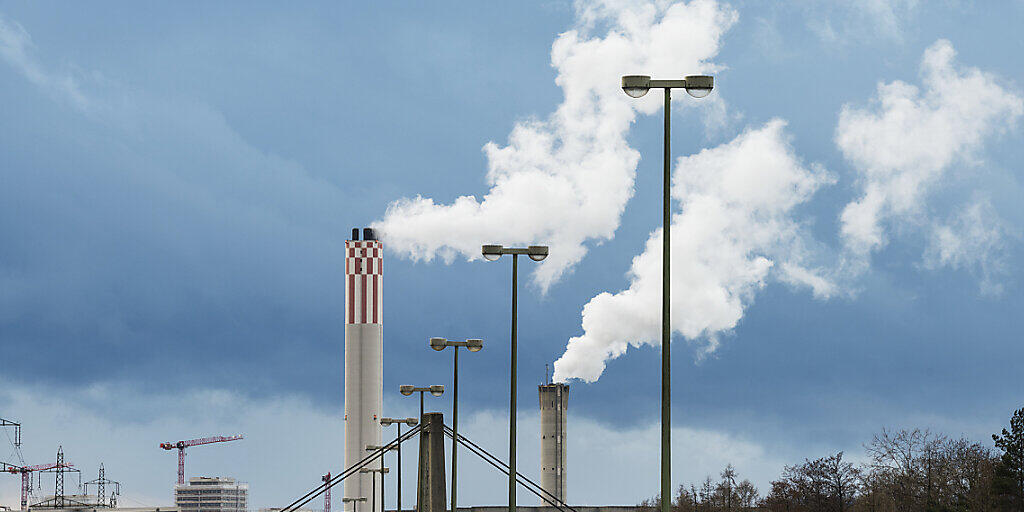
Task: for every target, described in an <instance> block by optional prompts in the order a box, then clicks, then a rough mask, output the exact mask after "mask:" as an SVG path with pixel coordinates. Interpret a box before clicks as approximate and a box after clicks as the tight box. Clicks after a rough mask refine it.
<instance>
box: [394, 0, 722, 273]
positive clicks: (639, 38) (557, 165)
mask: <svg viewBox="0 0 1024 512" xmlns="http://www.w3.org/2000/svg"><path fill="white" fill-rule="evenodd" d="M577 18H578V22H577V27H576V28H574V29H573V30H569V31H567V32H565V33H563V34H561V35H560V36H559V37H558V39H557V40H556V41H555V43H554V45H553V46H552V49H551V63H552V65H553V66H554V67H555V69H557V71H558V76H557V78H556V79H555V82H556V83H557V84H558V86H559V87H561V88H562V91H563V94H564V101H563V102H562V104H561V105H560V106H559V107H558V109H557V110H556V111H555V112H554V113H553V114H552V115H551V116H550V117H549V118H548V119H546V120H543V121H540V120H535V121H529V122H521V123H519V124H517V125H516V126H515V128H514V129H513V130H512V133H511V135H509V140H508V145H507V146H504V147H502V146H499V145H498V144H495V143H493V142H491V143H488V144H487V145H486V146H485V147H484V152H485V153H486V154H487V158H488V169H487V182H488V184H489V186H490V190H489V191H488V192H487V194H486V195H484V197H483V199H482V200H480V199H478V198H477V197H475V196H472V195H466V196H461V197H459V198H457V199H456V200H455V201H454V202H453V203H452V204H436V203H435V202H434V201H433V200H432V199H430V198H425V197H415V198H405V199H400V200H398V201H395V202H394V203H392V204H391V205H390V206H389V207H388V210H387V212H386V214H385V216H384V218H383V219H381V220H380V221H378V222H376V223H375V224H374V227H375V228H377V229H379V230H380V231H381V233H382V236H383V237H384V239H385V240H386V241H387V243H388V247H389V248H390V249H391V250H393V251H396V252H397V253H399V254H404V255H405V256H408V257H410V258H413V259H422V260H428V261H429V260H431V259H432V258H434V257H435V256H440V257H442V258H444V259H445V260H446V261H451V260H452V259H453V258H454V257H456V256H457V255H459V254H461V255H463V256H465V257H467V258H469V259H476V258H478V257H479V256H480V246H481V245H482V244H486V243H502V244H529V243H546V244H548V245H550V246H551V254H550V256H549V257H548V258H547V260H545V261H544V262H543V263H542V264H541V265H539V266H537V268H536V270H535V274H534V282H535V283H537V284H538V285H540V287H541V288H542V289H545V290H546V289H547V287H549V286H550V285H551V284H552V283H553V282H555V281H557V280H558V279H559V278H560V277H561V276H562V275H563V274H564V273H565V272H566V271H567V270H569V269H570V268H571V267H572V266H573V265H574V264H575V263H577V262H578V261H580V259H582V258H583V256H584V255H585V254H586V252H587V247H586V246H585V245H584V244H585V242H586V241H587V240H597V241H600V240H607V239H610V238H612V237H613V236H614V233H615V230H616V229H617V228H618V226H619V221H620V217H621V215H622V212H623V209H624V208H625V205H626V202H627V201H628V200H629V198H630V197H631V196H632V195H633V182H634V178H635V171H636V166H637V163H638V161H639V154H638V153H637V151H636V150H634V149H632V148H630V147H629V145H628V144H627V143H626V139H625V135H626V133H627V132H628V130H629V126H630V123H631V122H632V121H633V120H634V118H635V117H636V112H638V111H639V112H642V113H647V114H649V113H653V112H656V111H657V110H658V109H659V108H660V100H659V99H658V98H656V97H655V96H657V95H649V96H650V97H648V98H643V100H642V101H637V100H632V99H630V98H628V97H626V96H625V95H624V94H623V93H622V90H621V89H620V88H619V78H620V76H621V75H624V74H631V73H637V72H645V73H646V72H649V73H651V74H652V75H658V76H679V74H680V73H683V72H684V71H683V70H685V72H687V73H710V72H713V71H715V69H717V68H716V66H715V65H714V64H713V63H711V62H709V59H711V58H713V57H714V56H715V55H716V54H717V53H718V50H719V46H720V44H721V37H722V35H723V33H724V32H725V31H726V30H728V28H729V27H730V26H731V25H732V24H733V23H735V21H736V13H735V12H734V11H732V10H731V9H729V8H728V7H725V6H721V5H719V4H718V3H717V2H715V1H713V0H693V1H691V2H689V3H675V4H669V3H667V2H612V1H604V2H592V3H588V2H581V3H578V4H577ZM597 27H601V28H602V29H603V31H604V35H603V36H593V35H592V33H593V32H595V31H597V30H598V28H597Z"/></svg>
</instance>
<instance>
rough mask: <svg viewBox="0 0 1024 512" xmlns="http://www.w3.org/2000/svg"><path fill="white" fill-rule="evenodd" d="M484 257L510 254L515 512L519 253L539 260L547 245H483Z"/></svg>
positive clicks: (512, 508)
mask: <svg viewBox="0 0 1024 512" xmlns="http://www.w3.org/2000/svg"><path fill="white" fill-rule="evenodd" d="M481 252H482V253H483V255H484V259H485V260H487V261H498V259H499V258H501V256H502V255H503V254H511V255H512V370H511V379H510V380H511V387H512V392H511V393H510V395H511V396H510V399H509V402H510V403H509V427H508V430H509V433H508V467H509V472H508V512H516V371H517V370H516V353H517V350H518V346H517V341H516V320H517V319H516V302H517V300H518V297H517V295H516V281H517V274H518V273H519V255H520V254H525V255H527V256H529V257H530V259H531V260H533V261H541V260H543V259H544V258H547V257H548V247H547V246H545V245H531V246H529V247H525V248H524V247H502V246H500V245H485V246H483V247H482V248H481Z"/></svg>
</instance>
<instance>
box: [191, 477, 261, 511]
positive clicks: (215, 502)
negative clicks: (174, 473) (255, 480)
mask: <svg viewBox="0 0 1024 512" xmlns="http://www.w3.org/2000/svg"><path fill="white" fill-rule="evenodd" d="M248 498H249V484H247V483H244V482H239V481H237V480H235V479H234V478H229V477H219V476H217V477H208V476H199V477H192V478H189V479H188V483H187V484H184V485H182V484H178V485H175V486H174V504H175V505H176V506H177V507H178V509H179V510H180V512H246V510H247V507H248Z"/></svg>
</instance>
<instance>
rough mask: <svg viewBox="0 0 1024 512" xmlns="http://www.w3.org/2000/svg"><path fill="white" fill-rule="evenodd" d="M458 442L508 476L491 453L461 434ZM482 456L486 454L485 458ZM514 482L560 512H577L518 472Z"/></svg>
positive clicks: (505, 466)
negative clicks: (567, 510)
mask: <svg viewBox="0 0 1024 512" xmlns="http://www.w3.org/2000/svg"><path fill="white" fill-rule="evenodd" d="M444 429H445V431H444V433H445V435H447V436H448V438H449V439H451V438H452V435H453V434H454V432H453V431H452V429H451V428H450V427H448V426H447V425H445V427H444ZM458 442H459V443H460V444H462V445H463V446H465V447H466V448H467V449H469V451H471V452H473V453H474V454H475V455H476V456H478V457H480V458H482V459H484V460H485V461H486V462H488V463H489V464H491V465H492V466H494V467H495V468H497V469H498V470H499V471H501V472H502V473H504V474H506V475H508V474H509V466H508V464H505V462H504V461H502V460H501V459H499V458H498V457H496V456H495V455H494V454H492V453H490V452H488V451H487V450H485V449H483V448H481V447H480V446H479V445H477V444H476V443H474V442H472V441H470V440H469V439H467V438H466V437H465V436H463V435H462V434H459V439H458ZM481 452H482V453H481ZM484 454H486V456H485V455H484ZM516 481H517V482H519V484H520V485H522V486H523V487H524V488H525V489H526V490H528V491H530V492H531V493H533V494H534V495H535V496H537V497H538V498H540V499H541V501H544V502H546V503H548V504H549V505H551V506H553V507H555V508H557V509H558V510H560V511H561V512H565V509H563V508H562V507H563V506H564V507H566V508H568V509H569V511H571V512H577V511H576V509H574V508H572V507H571V506H570V505H568V504H566V503H565V502H563V501H562V500H560V499H558V497H557V496H555V495H554V494H551V493H550V492H548V490H547V489H545V488H543V487H541V486H540V485H537V483H536V482H534V481H533V480H530V479H529V478H527V477H526V476H524V475H523V474H522V473H519V472H518V471H516ZM524 482H525V483H524ZM527 484H529V485H527ZM531 486H532V487H531ZM534 488H536V490H534ZM538 491H540V492H542V493H544V494H546V495H547V496H548V497H547V498H545V497H544V496H541V495H540V494H539V493H538Z"/></svg>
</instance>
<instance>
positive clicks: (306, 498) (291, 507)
mask: <svg viewBox="0 0 1024 512" xmlns="http://www.w3.org/2000/svg"><path fill="white" fill-rule="evenodd" d="M422 429H423V425H417V426H415V427H413V428H411V429H409V431H408V432H406V433H405V434H402V437H400V438H398V439H395V440H393V441H391V442H389V443H388V444H386V445H384V446H382V447H380V448H379V449H377V450H374V451H373V452H372V453H370V454H369V455H367V456H366V457H363V458H362V460H360V461H359V462H356V463H355V464H353V465H352V466H350V467H349V468H348V469H346V470H345V471H342V472H341V473H338V474H337V475H335V476H333V477H331V479H330V480H329V481H327V482H324V483H322V484H320V485H318V486H317V487H315V488H314V489H313V490H311V491H309V492H307V493H306V494H304V495H303V496H302V497H300V498H299V499H297V500H295V501H293V502H291V503H289V504H288V506H286V507H284V508H282V509H281V510H280V511H279V512H294V511H295V510H296V509H299V508H302V506H303V505H305V504H307V503H309V502H310V501H313V500H314V499H316V498H318V497H319V496H321V495H322V494H323V493H325V492H327V489H330V488H332V487H334V486H335V485H337V484H338V483H340V482H342V481H343V480H345V479H346V478H348V477H350V476H352V475H354V474H356V472H358V471H359V470H360V469H362V468H363V467H364V466H366V465H367V464H369V463H370V462H373V461H375V460H377V458H378V457H382V456H383V455H384V454H385V453H387V452H388V451H389V450H391V448H393V447H394V446H397V445H398V444H399V443H402V442H405V441H407V440H409V438H411V437H413V436H414V435H416V434H419V433H420V430H422Z"/></svg>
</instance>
